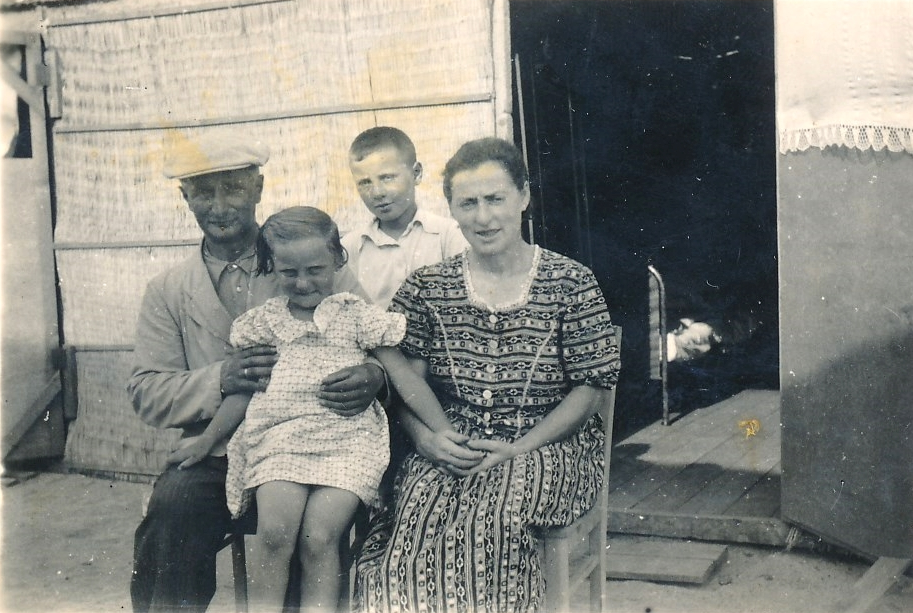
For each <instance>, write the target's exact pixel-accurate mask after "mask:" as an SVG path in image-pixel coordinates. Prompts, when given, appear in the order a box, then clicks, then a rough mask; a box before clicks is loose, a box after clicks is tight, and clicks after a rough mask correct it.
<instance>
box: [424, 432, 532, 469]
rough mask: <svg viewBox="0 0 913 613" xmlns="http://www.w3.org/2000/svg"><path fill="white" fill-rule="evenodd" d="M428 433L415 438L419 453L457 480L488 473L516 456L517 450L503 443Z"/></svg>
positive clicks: (449, 434) (447, 433)
mask: <svg viewBox="0 0 913 613" xmlns="http://www.w3.org/2000/svg"><path fill="white" fill-rule="evenodd" d="M426 434H427V435H426V436H421V437H418V438H417V439H416V448H417V450H418V452H419V453H420V454H421V455H422V456H424V457H425V458H427V459H429V460H431V462H433V463H434V464H435V465H436V466H437V467H438V468H440V469H441V470H443V471H445V472H448V473H450V474H452V475H454V476H457V477H466V476H469V475H472V474H475V473H478V472H481V471H483V470H487V469H489V468H491V467H492V466H495V465H497V464H500V463H501V462H506V461H507V460H510V459H511V458H513V457H515V456H516V455H517V449H516V447H515V446H514V445H512V444H510V443H506V442H504V441H498V440H492V439H476V438H470V437H469V436H466V435H465V434H460V433H459V432H456V431H455V430H443V431H440V432H430V431H428V432H426Z"/></svg>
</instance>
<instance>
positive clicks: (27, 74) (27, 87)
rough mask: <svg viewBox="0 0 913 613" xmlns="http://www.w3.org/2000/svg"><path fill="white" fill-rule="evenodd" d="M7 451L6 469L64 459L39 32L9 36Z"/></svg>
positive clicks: (5, 39)
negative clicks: (44, 460) (45, 459)
mask: <svg viewBox="0 0 913 613" xmlns="http://www.w3.org/2000/svg"><path fill="white" fill-rule="evenodd" d="M2 36H3V38H2V41H0V42H2V51H3V63H2V70H3V82H4V83H3V84H4V89H3V93H4V98H3V138H4V141H5V142H3V143H2V145H0V146H2V147H3V149H4V150H5V156H4V158H3V160H2V163H0V166H2V198H3V206H2V210H3V285H2V287H3V302H2V303H3V311H2V325H3V331H2V343H3V344H2V360H3V363H2V390H3V409H2V413H0V417H2V422H0V423H2V433H3V438H2V453H3V463H4V466H7V467H8V466H9V465H10V464H12V463H15V462H22V461H27V460H35V459H39V458H55V457H60V456H62V455H63V449H64V431H63V427H64V420H63V407H62V404H63V403H62V398H61V396H62V394H61V378H60V374H59V372H58V370H57V366H58V364H56V363H55V362H56V360H55V356H56V355H58V353H59V352H58V348H59V344H60V343H59V337H58V326H57V294H56V287H55V280H54V278H55V277H54V255H53V246H52V208H51V190H50V178H49V168H48V140H47V130H46V116H47V114H48V111H47V105H46V101H45V91H46V86H47V84H48V82H49V80H50V79H49V78H48V72H47V70H46V67H45V65H44V63H43V61H42V49H41V39H40V37H39V35H38V34H37V33H31V32H11V31H6V32H3V35H2Z"/></svg>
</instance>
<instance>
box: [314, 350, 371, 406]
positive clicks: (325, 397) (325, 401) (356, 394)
mask: <svg viewBox="0 0 913 613" xmlns="http://www.w3.org/2000/svg"><path fill="white" fill-rule="evenodd" d="M384 382H385V379H384V371H383V369H382V368H381V367H380V366H378V365H377V364H374V363H373V362H367V363H365V364H359V365H358V366H350V367H349V368H343V369H342V370H338V371H336V372H334V373H333V374H331V375H328V376H327V377H325V378H324V380H323V381H321V382H320V391H319V392H318V393H317V398H319V399H320V404H322V405H323V406H325V407H326V408H328V409H330V410H331V411H334V412H336V413H338V414H339V415H342V416H343V417H352V416H353V415H358V414H359V413H361V412H362V411H364V410H365V409H367V408H368V407H369V406H371V403H372V402H373V401H374V399H375V398H376V397H377V393H378V392H379V391H380V389H381V387H383V385H384Z"/></svg>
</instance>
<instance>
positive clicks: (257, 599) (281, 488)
mask: <svg viewBox="0 0 913 613" xmlns="http://www.w3.org/2000/svg"><path fill="white" fill-rule="evenodd" d="M309 491H310V490H309V487H308V486H306V485H301V484H298V483H291V482H289V481H270V482H268V483H264V484H263V485H261V486H260V487H258V488H257V534H255V535H254V536H253V537H252V538H251V539H250V554H251V555H250V585H249V586H248V587H249V590H248V600H249V601H250V610H251V611H256V612H257V613H261V612H263V613H267V612H270V611H276V612H277V613H278V612H280V611H282V605H283V601H284V600H285V590H286V587H288V573H289V562H291V560H292V555H293V554H294V552H295V543H296V542H297V541H298V535H299V532H300V530H301V521H302V520H301V518H302V515H303V514H304V509H305V506H306V505H307V500H308V494H309Z"/></svg>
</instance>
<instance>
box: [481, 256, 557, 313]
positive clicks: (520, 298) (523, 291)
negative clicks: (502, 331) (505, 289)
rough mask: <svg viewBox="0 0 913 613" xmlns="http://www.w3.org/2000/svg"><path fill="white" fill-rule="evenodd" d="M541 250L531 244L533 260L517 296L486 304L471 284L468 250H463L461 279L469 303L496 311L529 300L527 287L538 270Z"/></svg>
mask: <svg viewBox="0 0 913 613" xmlns="http://www.w3.org/2000/svg"><path fill="white" fill-rule="evenodd" d="M541 253H542V250H541V249H539V245H533V262H532V265H531V266H530V267H529V271H527V273H526V279H525V280H524V281H523V284H522V285H521V286H520V292H519V293H518V294H517V297H516V298H515V299H514V300H510V301H508V302H501V303H499V304H494V305H491V304H488V303H487V302H485V300H484V299H482V297H481V296H479V295H478V294H477V293H476V288H475V286H474V285H473V284H472V274H471V273H470V272H469V250H468V249H467V250H466V251H464V252H463V281H464V282H465V283H466V296H467V297H468V298H469V303H470V304H472V305H473V306H476V307H479V308H480V309H485V310H487V311H491V312H492V313H496V312H499V311H509V310H511V309H515V308H517V307H519V306H523V305H524V304H526V303H527V302H528V301H529V288H530V287H532V285H533V280H534V279H535V278H536V273H538V272H539V259H540V256H541Z"/></svg>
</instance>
